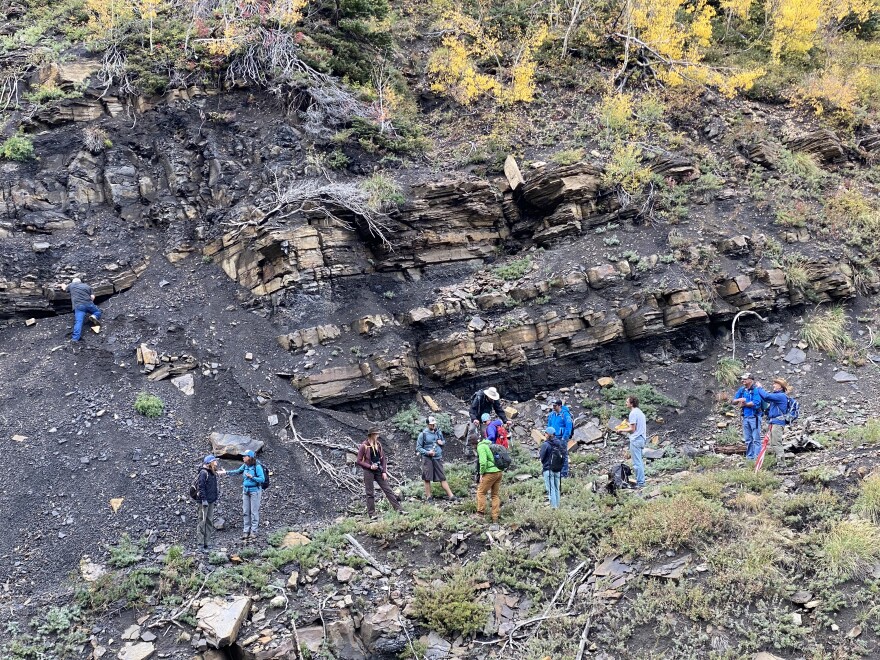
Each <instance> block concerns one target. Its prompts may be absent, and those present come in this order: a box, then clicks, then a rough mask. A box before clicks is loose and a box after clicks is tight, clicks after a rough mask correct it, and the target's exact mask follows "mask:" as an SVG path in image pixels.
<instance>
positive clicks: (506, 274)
mask: <svg viewBox="0 0 880 660" xmlns="http://www.w3.org/2000/svg"><path fill="white" fill-rule="evenodd" d="M531 269H532V260H531V259H529V258H528V257H523V258H522V259H516V260H514V261H511V262H510V263H507V264H504V265H503V266H497V267H496V268H493V269H492V274H493V275H495V276H496V277H500V278H501V279H502V280H504V281H505V282H512V281H513V280H518V279H519V278H521V277H522V276H523V275H525V274H526V273H528V272H529V271H530V270H531Z"/></svg>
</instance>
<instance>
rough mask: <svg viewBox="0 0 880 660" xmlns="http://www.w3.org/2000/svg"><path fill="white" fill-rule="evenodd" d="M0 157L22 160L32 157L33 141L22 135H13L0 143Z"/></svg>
mask: <svg viewBox="0 0 880 660" xmlns="http://www.w3.org/2000/svg"><path fill="white" fill-rule="evenodd" d="M0 157H2V158H5V159H6V160H17V161H19V162H23V161H26V160H30V159H31V158H33V157H34V143H33V142H31V141H30V138H27V137H25V136H24V135H13V136H12V137H10V138H7V139H6V140H5V141H4V142H3V144H0Z"/></svg>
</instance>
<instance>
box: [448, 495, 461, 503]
mask: <svg viewBox="0 0 880 660" xmlns="http://www.w3.org/2000/svg"><path fill="white" fill-rule="evenodd" d="M446 501H447V502H458V498H457V497H456V496H455V495H447V496H446Z"/></svg>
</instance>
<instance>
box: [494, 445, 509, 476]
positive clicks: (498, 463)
mask: <svg viewBox="0 0 880 660" xmlns="http://www.w3.org/2000/svg"><path fill="white" fill-rule="evenodd" d="M489 448H490V449H491V450H492V461H493V462H494V463H495V467H497V468H498V469H499V470H501V471H502V472H504V471H505V470H506V469H507V468H509V467H510V464H511V463H512V462H513V461H511V460H510V452H509V451H507V448H506V447H503V446H502V445H499V444H490V445H489Z"/></svg>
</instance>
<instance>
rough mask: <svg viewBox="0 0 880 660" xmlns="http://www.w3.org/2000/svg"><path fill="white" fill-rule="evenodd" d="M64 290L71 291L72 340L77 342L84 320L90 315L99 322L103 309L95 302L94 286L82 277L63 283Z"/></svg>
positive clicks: (90, 317) (91, 318) (80, 335)
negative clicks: (85, 281) (86, 282)
mask: <svg viewBox="0 0 880 660" xmlns="http://www.w3.org/2000/svg"><path fill="white" fill-rule="evenodd" d="M61 290H62V291H69V292H70V306H71V307H72V308H73V319H74V320H73V336H72V337H71V339H70V340H71V341H74V342H77V341H79V340H80V339H81V338H82V327H83V321H85V319H86V315H88V317H89V319H90V320H91V321H92V322H93V323H95V324H97V323H98V322H99V321H100V320H101V316H102V314H101V310H100V309H99V308H98V306H97V305H96V304H95V294H94V292H93V291H92V287H90V286H89V285H88V284H85V283H84V282H83V281H82V280H81V279H80V278H78V277H74V278H73V279H72V280H71V281H70V284H62V285H61Z"/></svg>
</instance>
